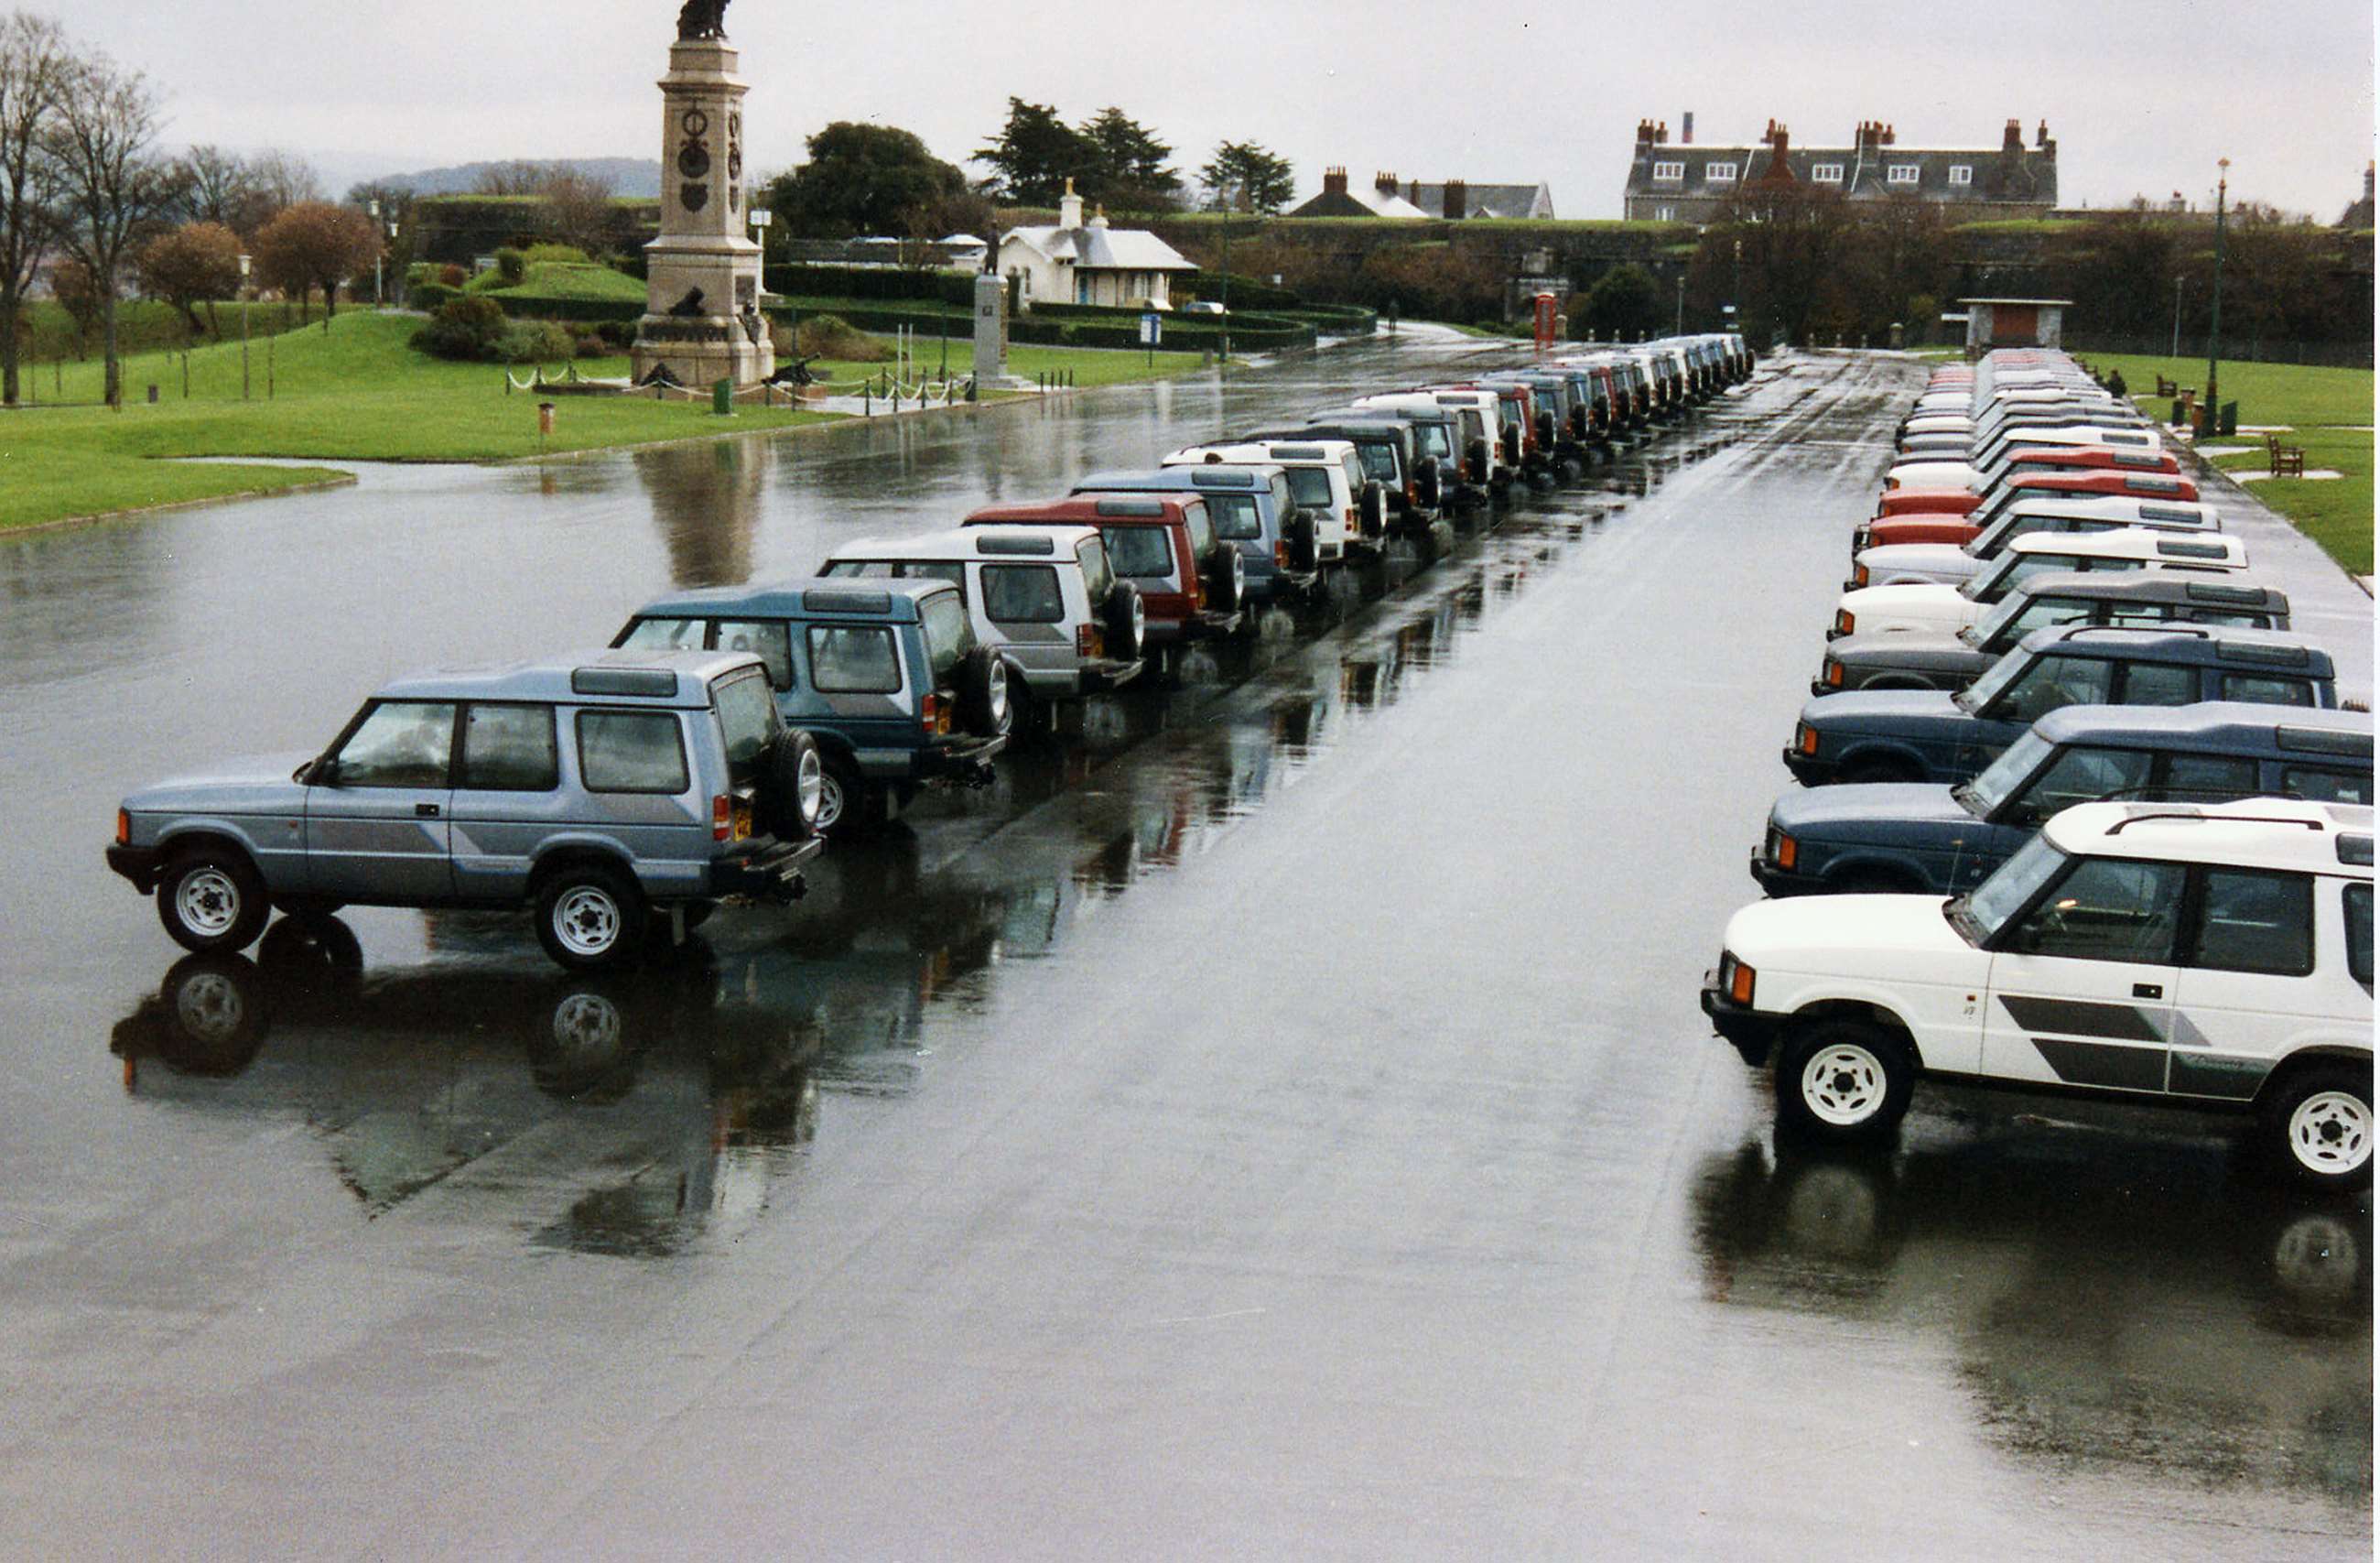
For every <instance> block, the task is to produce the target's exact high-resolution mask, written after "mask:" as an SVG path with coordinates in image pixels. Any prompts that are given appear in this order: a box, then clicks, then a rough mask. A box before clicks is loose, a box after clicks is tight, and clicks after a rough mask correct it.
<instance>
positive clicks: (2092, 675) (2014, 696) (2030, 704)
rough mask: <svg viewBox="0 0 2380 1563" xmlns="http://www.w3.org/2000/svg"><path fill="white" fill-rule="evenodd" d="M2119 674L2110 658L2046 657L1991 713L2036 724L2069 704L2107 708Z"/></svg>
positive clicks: (2003, 696)
mask: <svg viewBox="0 0 2380 1563" xmlns="http://www.w3.org/2000/svg"><path fill="white" fill-rule="evenodd" d="M2115 674H2116V664H2115V662H2114V661H2113V660H2112V659H2110V658H2107V657H2082V656H2046V657H2043V658H2042V659H2041V660H2040V661H2038V662H2036V663H2034V665H2033V666H2032V667H2031V668H2029V669H2027V670H2026V672H2025V674H2024V676H2023V677H2022V678H2019V679H2018V680H2017V681H2016V682H2015V683H2014V684H2013V685H2011V686H2010V688H2009V691H2008V693H2006V694H2005V695H2002V696H2001V697H2000V700H1999V703H1998V705H1997V706H1996V707H1995V708H1994V710H1993V711H1992V713H1991V714H1992V715H1994V716H1996V717H1998V718H1999V719H2000V720H2001V721H2003V722H2036V721H2039V720H2040V719H2041V718H2042V717H2044V716H2046V715H2047V714H2049V713H2051V712H2053V711H2057V710H2058V709H2060V708H2062V707H2065V706H2069V705H2105V704H2107V691H2108V689H2109V687H2110V686H2111V685H2112V684H2113V683H2114V682H2115Z"/></svg>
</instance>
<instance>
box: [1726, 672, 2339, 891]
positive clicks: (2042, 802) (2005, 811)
mask: <svg viewBox="0 0 2380 1563" xmlns="http://www.w3.org/2000/svg"><path fill="white" fill-rule="evenodd" d="M2256 797H2269V798H2304V799H2309V800H2313V801H2316V802H2324V803H2358V804H2363V805H2365V806H2369V805H2370V804H2371V802H2372V717H2371V715H2370V714H2368V713H2364V712H2356V711H2295V710H2290V709H2289V708H2288V707H2286V706H2276V705H2245V704H2240V703H2238V702H2230V701H2208V702H2204V703H2201V704H2197V705H2179V706H2169V707H2158V706H2137V705H2070V706H2068V707H2067V708H2066V709H2064V710H2062V711H2053V712H2051V713H2050V714H2048V715H2046V716H2044V717H2043V718H2042V719H2041V720H2040V721H2038V722H2035V723H2034V725H2033V727H2032V729H2031V730H2030V731H2028V732H2027V733H2025V735H2024V736H2023V737H2022V738H2020V739H2017V740H2016V741H2015V742H2014V743H2012V744H2010V745H2009V746H2008V748H2007V749H2005V750H2003V751H2000V757H1999V758H1998V759H1997V760H1995V761H1993V762H1992V763H1990V764H1989V765H1986V766H1985V767H1984V770H1983V772H1982V774H1981V775H1977V776H1976V777H1975V779H1974V780H1973V781H1971V782H1964V783H1961V785H1959V786H1957V787H1944V786H1941V785H1939V784H1932V783H1923V782H1921V783H1916V784H1913V785H1910V784H1900V785H1895V784H1887V785H1884V786H1877V787H1823V788H1809V789H1803V788H1795V789H1794V790H1792V791H1791V792H1788V793H1786V794H1784V795H1783V796H1782V797H1780V798H1779V799H1778V800H1777V805H1776V807H1775V808H1773V809H1771V810H1770V811H1769V813H1768V832H1767V835H1766V836H1764V837H1763V838H1762V839H1761V843H1760V845H1759V846H1757V847H1755V848H1754V849H1753V852H1752V876H1753V877H1754V878H1755V879H1756V880H1758V881H1759V882H1760V887H1761V888H1762V889H1764V890H1766V891H1767V892H1768V893H1769V894H1770V895H1772V896H1798V895H1804V894H1807V893H1810V892H1812V891H1852V892H1864V893H1871V892H1882V893H1888V894H1890V893H1921V894H1926V895H1941V896H1948V895H1958V894H1961V893H1963V892H1965V891H1968V890H1972V889H1973V888H1974V887H1975V886H1976V885H1980V884H1982V883H1983V881H1984V880H1985V878H1986V877H1987V876H1988V875H1989V874H1990V873H1991V872H1992V871H1993V870H1994V869H1996V868H1998V866H1999V865H2000V864H2001V863H2003V862H2006V861H2008V860H2009V859H2010V857H2012V856H2014V855H2015V853H2016V850H2017V849H2018V848H2020V847H2022V846H2023V845H2024V844H2025V843H2026V842H2027V841H2030V840H2031V839H2033V836H2034V832H2035V831H2036V830H2038V829H2040V827H2041V824H2042V822H2043V821H2045V820H2046V819H2048V818H2049V816H2050V815H2052V814H2054V813H2056V812H2058V811H2059V810H2060V809H2065V808H2070V807H2071V806H2073V805H2074V804H2077V803H2092V802H2097V801H2099V800H2103V799H2111V798H2118V799H2139V800H2142V801H2144V802H2160V801H2186V802H2221V801H2225V800H2229V799H2234V798H2256Z"/></svg>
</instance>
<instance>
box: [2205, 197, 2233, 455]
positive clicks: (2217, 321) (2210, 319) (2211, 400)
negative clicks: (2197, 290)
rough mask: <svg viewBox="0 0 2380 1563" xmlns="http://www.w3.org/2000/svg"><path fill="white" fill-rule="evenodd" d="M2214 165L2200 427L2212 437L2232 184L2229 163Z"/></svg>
mask: <svg viewBox="0 0 2380 1563" xmlns="http://www.w3.org/2000/svg"><path fill="white" fill-rule="evenodd" d="M2215 165H2216V167H2217V168H2219V169H2221V170H2222V172H2221V173H2220V174H2218V175H2217V176H2216V179H2215V302H2214V305H2213V306H2212V308H2211V310H2210V311H2209V313H2208V315H2207V320H2206V419H2205V421H2204V422H2203V423H2201V424H2200V425H2199V430H2200V432H2201V433H2208V434H2211V433H2215V428H2216V419H2215V409H2216V408H2217V407H2219V406H2221V405H2222V404H2221V403H2220V402H2218V401H2216V396H2215V390H2216V385H2215V370H2216V361H2217V360H2219V359H2220V358H2221V357H2222V354H2223V197H2224V193H2225V191H2226V189H2227V188H2228V186H2229V184H2230V182H2231V160H2230V159H2229V158H2228V157H2219V158H2216V160H2215Z"/></svg>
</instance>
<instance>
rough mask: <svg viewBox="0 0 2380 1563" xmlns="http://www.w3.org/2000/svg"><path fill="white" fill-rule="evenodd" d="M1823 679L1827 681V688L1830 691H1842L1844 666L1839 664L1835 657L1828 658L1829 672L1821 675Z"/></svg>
mask: <svg viewBox="0 0 2380 1563" xmlns="http://www.w3.org/2000/svg"><path fill="white" fill-rule="evenodd" d="M1821 677H1822V678H1825V679H1826V682H1827V687H1828V689H1830V690H1840V689H1841V688H1842V687H1843V665H1842V664H1841V663H1840V662H1837V661H1836V660H1835V659H1834V658H1833V657H1828V659H1827V670H1826V672H1825V673H1824V674H1823V675H1821Z"/></svg>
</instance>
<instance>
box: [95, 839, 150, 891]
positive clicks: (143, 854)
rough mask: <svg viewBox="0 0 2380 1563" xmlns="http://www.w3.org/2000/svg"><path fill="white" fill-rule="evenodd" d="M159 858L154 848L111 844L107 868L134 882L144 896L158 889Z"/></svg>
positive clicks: (134, 886) (133, 885)
mask: <svg viewBox="0 0 2380 1563" xmlns="http://www.w3.org/2000/svg"><path fill="white" fill-rule="evenodd" d="M158 864H159V858H158V852H157V849H156V848H154V847H118V846H116V845H115V843H113V842H110V843H109V844H108V848H107V866H108V867H109V868H111V869H114V870H115V872H116V873H120V874H122V875H123V876H124V877H125V878H126V879H128V880H130V881H131V882H132V887H133V888H134V889H135V890H138V891H140V893H141V894H142V895H144V896H145V895H148V894H149V893H150V892H151V891H152V890H154V889H156V888H157V870H158Z"/></svg>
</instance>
